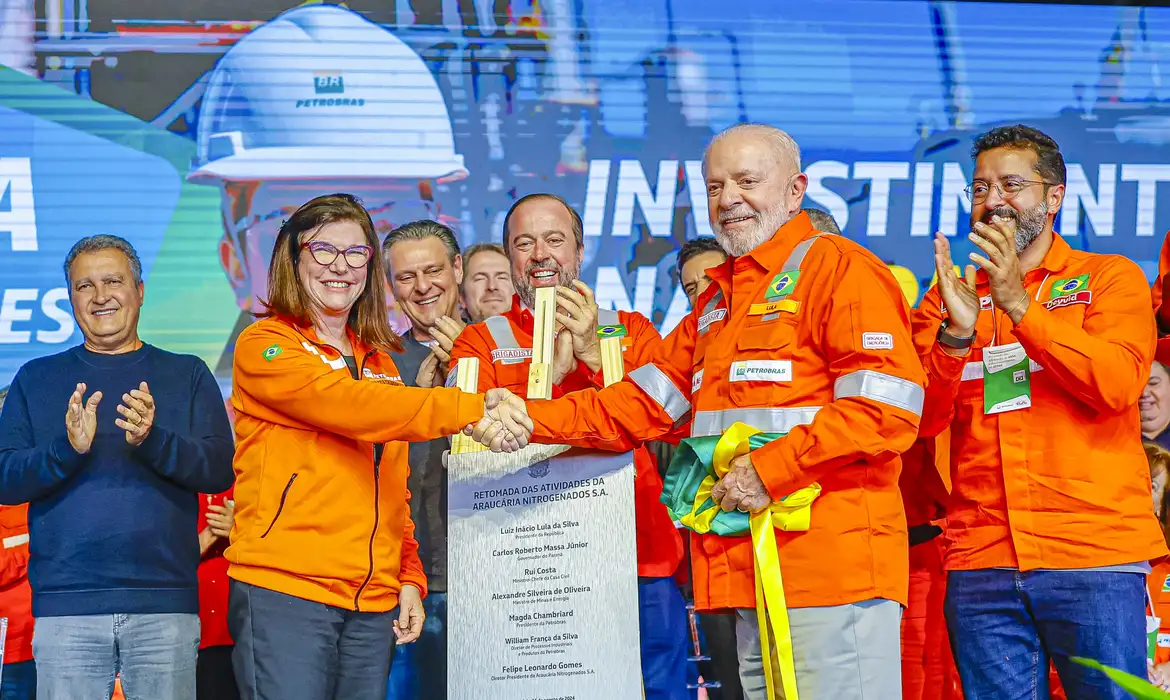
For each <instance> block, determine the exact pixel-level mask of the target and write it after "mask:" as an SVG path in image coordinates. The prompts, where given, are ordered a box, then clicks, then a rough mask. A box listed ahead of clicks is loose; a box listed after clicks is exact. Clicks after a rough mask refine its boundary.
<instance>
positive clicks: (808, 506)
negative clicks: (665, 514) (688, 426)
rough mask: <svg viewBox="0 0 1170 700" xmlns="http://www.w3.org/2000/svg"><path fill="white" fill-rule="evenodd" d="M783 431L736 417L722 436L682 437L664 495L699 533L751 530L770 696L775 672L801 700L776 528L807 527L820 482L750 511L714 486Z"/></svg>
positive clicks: (787, 692) (788, 698) (792, 697)
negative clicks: (731, 506)
mask: <svg viewBox="0 0 1170 700" xmlns="http://www.w3.org/2000/svg"><path fill="white" fill-rule="evenodd" d="M783 436H784V435H783V433H763V432H760V431H759V430H756V429H755V428H752V427H751V426H748V425H745V424H744V423H736V424H734V425H732V426H731V427H730V428H728V429H727V431H726V432H725V433H723V435H721V436H710V437H699V438H687V439H685V440H683V441H682V442H681V443H680V444H679V449H678V451H677V452H676V453H675V455H674V458H673V459H672V460H671V462H670V466H669V467H668V468H667V473H666V478H665V480H664V481H665V485H664V488H663V492H662V501H663V503H665V504H666V507H667V510H669V511H670V514H671V517H673V518H674V519H675V520H678V521H679V522H680V523H681V524H682V525H683V526H684V527H687V528H688V529H690V530H694V531H695V532H697V533H699V534H708V533H714V534H716V535H722V536H725V537H734V536H743V535H746V534H748V533H749V532H750V533H751V538H752V551H753V553H754V559H755V574H756V576H755V579H756V620H757V623H758V624H759V627H760V647H761V651H762V652H763V660H764V677H765V680H766V681H767V685H768V698H769V700H775V698H777V695H776V685H777V684H776V676H777V675H779V680H780V686H781V687H782V688H783V690H784V695H783V697H784V698H785V700H799V697H798V695H797V690H796V667H795V663H794V661H793V656H792V630H791V627H790V625H789V621H788V605H787V602H786V601H785V598H784V578H783V576H782V575H781V572H780V554H779V551H778V547H777V544H776V528H779V529H781V530H785V531H789V532H801V531H805V530H808V528H809V525H810V523H811V516H812V503H813V501H815V500H816V499H817V497H818V496H819V495H820V493H821V487H820V485H819V484H812V485H811V486H806V487H805V488H802V489H800V490H798V491H796V492H795V493H792V494H789V495H788V496H786V497H785V498H783V499H781V500H780V501H777V502H775V503H773V504H772V506H771V507H770V508H767V509H765V510H762V511H759V512H758V513H751V514H750V515H749V514H748V513H743V512H740V511H732V512H730V513H727V512H724V511H723V509H722V508H720V507H719V506H718V505H717V504H716V503H715V502H714V501H712V500H711V490H712V489H714V488H715V484H717V483H718V482H719V480H720V479H722V478H723V477H724V475H726V474H727V472H728V471H729V470H730V469H731V462H732V461H733V460H734V459H735V458H736V457H740V456H742V455H745V454H747V453H748V452H751V451H752V450H755V449H759V448H760V447H762V446H763V445H766V444H768V443H769V442H771V441H772V440H775V439H777V438H780V437H783ZM769 630H770V631H769ZM773 636H774V637H775V651H776V660H777V661H778V664H779V666H780V668H779V669H775V668H774V667H773V663H772V658H773V657H772V637H773Z"/></svg>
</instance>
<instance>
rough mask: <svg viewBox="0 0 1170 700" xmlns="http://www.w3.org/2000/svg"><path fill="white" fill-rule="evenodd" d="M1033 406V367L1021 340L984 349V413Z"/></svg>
mask: <svg viewBox="0 0 1170 700" xmlns="http://www.w3.org/2000/svg"><path fill="white" fill-rule="evenodd" d="M1031 406H1032V370H1031V368H1030V367H1029V365H1028V354H1027V353H1026V352H1024V347H1023V346H1022V345H1020V344H1019V343H1011V344H1010V345H989V346H987V347H985V348H983V413H984V415H988V416H990V415H994V414H996V413H1007V412H1008V411H1019V410H1021V409H1025V408H1030V407H1031Z"/></svg>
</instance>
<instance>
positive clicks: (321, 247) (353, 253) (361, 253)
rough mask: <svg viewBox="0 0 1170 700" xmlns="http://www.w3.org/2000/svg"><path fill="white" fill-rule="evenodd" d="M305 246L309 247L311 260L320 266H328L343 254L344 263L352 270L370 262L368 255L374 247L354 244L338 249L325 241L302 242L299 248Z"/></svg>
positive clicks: (371, 253) (304, 247)
mask: <svg viewBox="0 0 1170 700" xmlns="http://www.w3.org/2000/svg"><path fill="white" fill-rule="evenodd" d="M306 248H308V249H309V255H312V256H313V260H316V261H317V264H318V265H320V266H322V267H329V266H330V265H332V264H333V261H334V260H337V257H338V256H339V255H344V256H345V264H346V265H349V266H350V268H351V269H354V270H357V269H360V268H363V267H365V266H366V265H367V264H368V263H369V262H370V256H371V255H373V253H374V249H373V248H371V247H370V246H368V245H355V246H350V247H349V248H346V249H345V250H338V249H337V248H335V247H333V246H332V245H330V244H328V243H326V242H325V241H309V242H308V243H302V244H301V250H304V249H306Z"/></svg>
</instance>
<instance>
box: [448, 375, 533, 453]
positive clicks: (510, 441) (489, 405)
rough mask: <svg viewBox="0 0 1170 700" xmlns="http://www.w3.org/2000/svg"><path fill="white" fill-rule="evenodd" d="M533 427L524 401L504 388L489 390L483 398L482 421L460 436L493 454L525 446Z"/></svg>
mask: <svg viewBox="0 0 1170 700" xmlns="http://www.w3.org/2000/svg"><path fill="white" fill-rule="evenodd" d="M532 428H533V425H532V419H531V418H529V417H528V406H527V404H525V403H524V400H523V399H521V398H520V397H519V396H516V395H515V394H513V393H512V392H510V391H508V390H507V389H489V390H488V392H487V394H485V395H484V402H483V418H481V419H479V422H478V423H476V424H475V425H468V426H467V427H466V428H464V429H463V434H464V435H469V436H471V438H472V439H473V440H475V441H476V442H478V443H480V444H482V445H483V446H484V447H487V448H488V449H490V450H491V451H492V452H515V451H517V450H520V449H523V448H524V447H525V446H526V445H527V444H528V441H529V439H530V438H531V437H532Z"/></svg>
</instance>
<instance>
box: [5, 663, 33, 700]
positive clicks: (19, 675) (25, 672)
mask: <svg viewBox="0 0 1170 700" xmlns="http://www.w3.org/2000/svg"><path fill="white" fill-rule="evenodd" d="M36 697H37V663H36V662H35V661H32V660H31V659H30V660H29V661H20V662H18V663H14V664H4V669H3V671H0V700H36Z"/></svg>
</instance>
